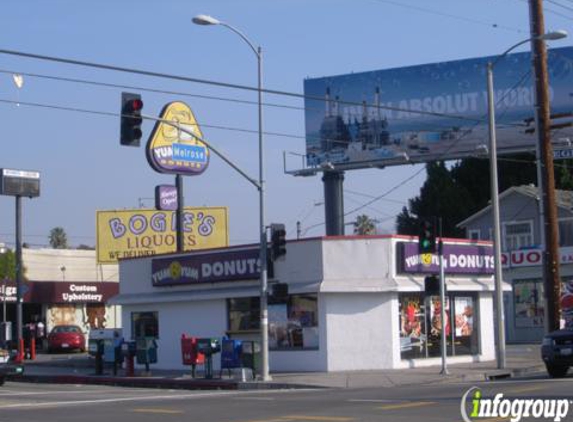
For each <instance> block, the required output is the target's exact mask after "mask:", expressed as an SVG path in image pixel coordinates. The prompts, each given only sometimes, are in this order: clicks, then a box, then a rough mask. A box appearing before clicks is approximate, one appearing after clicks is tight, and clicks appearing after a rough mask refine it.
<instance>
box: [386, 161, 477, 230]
mask: <svg viewBox="0 0 573 422" xmlns="http://www.w3.org/2000/svg"><path fill="white" fill-rule="evenodd" d="M426 174H427V178H426V181H425V182H424V185H423V186H422V188H421V189H420V195H419V196H417V197H415V198H412V199H409V200H408V208H406V207H404V208H403V209H402V212H401V213H400V214H399V215H398V217H397V219H396V226H397V231H398V233H400V234H409V235H416V234H418V231H419V227H420V221H421V220H422V219H431V218H432V217H440V218H441V219H442V233H443V236H447V237H459V236H462V235H463V231H462V230H460V229H458V228H457V227H456V224H457V223H458V222H460V221H462V220H463V219H464V218H465V217H466V216H467V215H468V207H469V206H470V205H471V202H472V201H471V197H470V195H469V194H468V192H467V190H466V188H465V187H464V186H460V185H458V184H457V183H456V181H455V180H454V178H453V177H452V175H451V173H450V171H449V170H448V169H447V168H446V166H445V164H444V162H443V161H436V162H430V163H427V164H426Z"/></svg>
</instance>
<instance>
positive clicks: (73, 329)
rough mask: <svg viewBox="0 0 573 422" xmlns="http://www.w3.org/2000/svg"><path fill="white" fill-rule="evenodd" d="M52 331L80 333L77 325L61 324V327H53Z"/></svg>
mask: <svg viewBox="0 0 573 422" xmlns="http://www.w3.org/2000/svg"><path fill="white" fill-rule="evenodd" d="M53 332H54V333H81V330H80V328H79V327H74V326H61V327H54V331H53Z"/></svg>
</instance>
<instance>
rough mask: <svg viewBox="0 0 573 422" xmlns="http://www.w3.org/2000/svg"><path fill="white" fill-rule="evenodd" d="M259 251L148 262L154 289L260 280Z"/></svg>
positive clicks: (189, 256)
mask: <svg viewBox="0 0 573 422" xmlns="http://www.w3.org/2000/svg"><path fill="white" fill-rule="evenodd" d="M259 274H260V265H259V249H258V248H257V249H243V250H237V251H223V252H214V253H207V254H191V255H183V256H178V257H170V258H157V259H153V260H152V261H151V282H152V284H153V285H154V286H173V285H180V284H198V283H212V282H216V281H236V280H254V279H257V278H259Z"/></svg>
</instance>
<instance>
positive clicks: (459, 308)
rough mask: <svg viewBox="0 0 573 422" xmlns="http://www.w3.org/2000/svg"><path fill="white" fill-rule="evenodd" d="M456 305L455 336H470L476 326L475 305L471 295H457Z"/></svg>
mask: <svg viewBox="0 0 573 422" xmlns="http://www.w3.org/2000/svg"><path fill="white" fill-rule="evenodd" d="M454 306H455V312H456V314H455V324H456V325H455V331H454V333H455V336H456V337H468V336H471V335H472V332H473V328H474V306H473V299H472V298H471V297H456V298H455V299H454Z"/></svg>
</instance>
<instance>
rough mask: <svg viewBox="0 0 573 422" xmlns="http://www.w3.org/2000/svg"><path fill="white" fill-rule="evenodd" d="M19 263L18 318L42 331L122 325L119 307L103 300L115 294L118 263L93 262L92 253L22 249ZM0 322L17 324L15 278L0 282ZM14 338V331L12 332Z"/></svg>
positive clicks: (117, 286) (71, 250)
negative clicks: (20, 296) (41, 327)
mask: <svg viewBox="0 0 573 422" xmlns="http://www.w3.org/2000/svg"><path fill="white" fill-rule="evenodd" d="M22 261H23V266H24V273H23V281H22V291H23V306H22V311H23V312H22V313H23V315H22V322H23V324H24V325H25V326H26V325H27V324H36V323H38V322H40V321H41V322H42V323H43V324H44V327H45V333H46V334H47V333H49V332H50V330H51V329H52V328H53V327H54V326H56V325H62V324H65V325H67V324H73V325H78V326H79V327H81V328H82V330H83V331H84V332H86V333H87V332H88V331H89V330H90V329H92V328H104V327H106V328H113V327H120V326H121V311H120V310H119V308H118V307H117V306H115V305H110V304H109V303H108V301H109V299H110V298H112V297H113V296H115V295H117V294H118V292H119V284H118V266H117V265H107V266H101V265H97V263H96V256H95V251H93V250H76V249H48V248H45V249H29V248H23V249H22ZM0 303H1V304H2V313H3V316H2V317H3V320H6V321H8V322H12V331H13V334H15V328H16V327H15V325H16V282H15V281H14V280H7V279H5V280H3V282H2V283H1V284H0ZM12 337H13V338H14V335H13V336H12Z"/></svg>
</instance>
